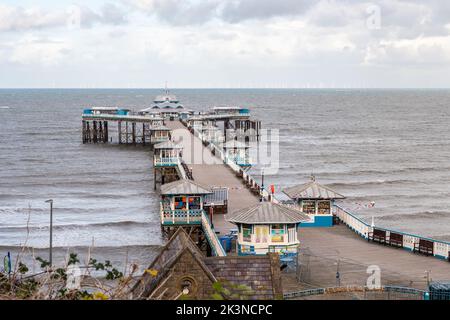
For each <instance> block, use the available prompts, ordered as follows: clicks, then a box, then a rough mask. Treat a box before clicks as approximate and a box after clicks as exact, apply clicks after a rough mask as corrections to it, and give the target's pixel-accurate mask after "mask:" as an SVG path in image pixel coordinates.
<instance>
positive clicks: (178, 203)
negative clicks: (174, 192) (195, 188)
mask: <svg viewBox="0 0 450 320" xmlns="http://www.w3.org/2000/svg"><path fill="white" fill-rule="evenodd" d="M175 210H186V197H175Z"/></svg>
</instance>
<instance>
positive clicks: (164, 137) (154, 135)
mask: <svg viewBox="0 0 450 320" xmlns="http://www.w3.org/2000/svg"><path fill="white" fill-rule="evenodd" d="M150 131H151V134H150V142H151V143H152V144H156V143H160V142H165V141H169V140H170V138H171V135H170V129H169V128H167V127H166V126H155V127H150Z"/></svg>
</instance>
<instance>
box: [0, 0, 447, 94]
mask: <svg viewBox="0 0 450 320" xmlns="http://www.w3.org/2000/svg"><path fill="white" fill-rule="evenodd" d="M449 75H450V1H445V0H427V1H421V0H379V1H376V0H374V1H367V2H366V1H364V0H363V1H361V0H115V1H114V0H91V1H81V0H80V1H77V2H73V1H67V0H58V1H56V0H55V1H50V0H42V1H31V0H28V1H27V0H14V1H12V0H0V88H161V87H164V85H165V83H166V82H167V83H168V85H169V87H172V88H449V87H450V76H449Z"/></svg>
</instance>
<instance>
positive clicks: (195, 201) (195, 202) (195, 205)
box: [189, 197, 201, 210]
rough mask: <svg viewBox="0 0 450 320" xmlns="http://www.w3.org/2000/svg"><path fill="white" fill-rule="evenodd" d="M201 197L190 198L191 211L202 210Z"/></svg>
mask: <svg viewBox="0 0 450 320" xmlns="http://www.w3.org/2000/svg"><path fill="white" fill-rule="evenodd" d="M200 209H201V207H200V197H189V210H200Z"/></svg>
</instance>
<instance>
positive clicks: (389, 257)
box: [166, 121, 450, 291]
mask: <svg viewBox="0 0 450 320" xmlns="http://www.w3.org/2000/svg"><path fill="white" fill-rule="evenodd" d="M166 125H167V126H168V127H169V128H170V129H172V132H173V138H174V140H175V141H176V142H179V143H180V144H182V145H183V160H184V161H185V162H186V163H187V165H188V166H189V167H190V168H191V169H192V173H193V177H194V180H195V181H196V182H198V183H200V184H203V185H205V186H209V187H228V188H229V195H228V212H229V213H232V212H234V211H236V210H238V209H241V208H245V207H249V206H252V205H255V204H257V203H258V202H259V198H258V197H257V196H255V195H254V194H252V193H251V192H250V191H249V190H248V189H247V188H246V186H245V185H244V184H243V183H242V181H241V180H240V179H239V178H238V177H237V176H236V175H235V174H234V173H233V172H232V171H231V170H230V169H229V168H228V167H227V166H226V165H225V164H223V163H222V161H221V160H220V159H218V158H217V157H215V156H214V155H213V154H212V153H211V151H210V150H209V149H208V148H206V147H205V146H204V145H203V144H202V142H201V140H200V139H199V138H197V137H195V136H194V135H192V134H191V132H190V131H189V130H188V129H187V128H186V127H185V126H184V125H183V124H182V123H181V122H180V121H167V122H166ZM213 223H214V228H215V230H216V231H218V232H220V234H227V233H228V232H229V230H230V229H233V228H236V227H235V226H234V225H233V224H230V223H228V222H227V221H226V220H225V217H224V215H221V214H216V215H214V221H213ZM299 238H300V243H301V251H300V255H299V262H300V266H301V267H300V268H298V269H297V271H292V272H283V289H284V291H293V290H298V289H300V288H307V287H331V286H335V285H340V286H346V285H365V284H366V281H367V278H368V277H369V276H370V274H369V273H368V269H367V268H368V267H369V266H372V267H371V270H376V268H379V270H380V276H381V284H383V285H399V286H407V287H415V288H419V289H425V288H426V287H427V282H428V281H433V280H434V281H438V280H440V281H442V280H449V281H450V263H449V262H446V261H444V260H439V259H437V258H433V257H426V256H422V255H418V254H413V253H411V252H408V251H406V250H403V249H397V248H392V247H388V246H383V245H379V244H375V243H369V242H367V241H365V240H363V239H362V238H360V237H359V236H357V235H356V234H355V233H353V232H352V231H351V230H350V229H348V228H347V227H346V226H343V225H339V226H334V227H332V228H300V229H299ZM372 272H373V271H372ZM337 273H338V274H339V277H337V276H336V275H337ZM296 279H300V280H302V282H303V284H298V281H297V280H296ZM305 283H306V284H305Z"/></svg>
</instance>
